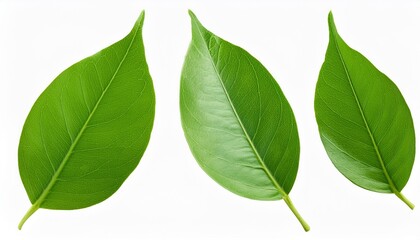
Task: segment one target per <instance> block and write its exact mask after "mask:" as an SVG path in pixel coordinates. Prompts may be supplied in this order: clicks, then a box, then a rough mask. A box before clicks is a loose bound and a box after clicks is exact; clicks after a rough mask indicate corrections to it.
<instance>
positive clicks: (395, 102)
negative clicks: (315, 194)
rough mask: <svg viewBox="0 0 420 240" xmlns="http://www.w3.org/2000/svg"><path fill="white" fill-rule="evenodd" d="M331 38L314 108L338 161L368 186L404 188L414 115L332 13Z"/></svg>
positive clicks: (389, 190) (389, 189)
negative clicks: (349, 41) (344, 36)
mask: <svg viewBox="0 0 420 240" xmlns="http://www.w3.org/2000/svg"><path fill="white" fill-rule="evenodd" d="M328 23H329V29H330V43H329V45H328V49H327V53H326V56H325V62H324V64H323V65H322V68H321V71H320V74H319V79H318V83H317V86H316V93H315V114H316V120H317V122H318V127H319V133H320V135H321V140H322V142H323V144H324V147H325V149H326V151H327V153H328V156H329V157H330V159H331V161H332V162H333V164H334V165H335V167H336V168H337V169H338V170H339V171H340V172H341V173H342V174H343V175H344V176H345V177H346V178H348V179H349V180H350V181H352V182H353V183H354V184H356V185H358V186H360V187H362V188H365V189H367V190H371V191H375V192H381V193H394V194H396V195H397V196H398V197H399V198H400V199H401V200H403V201H404V202H405V203H406V204H407V205H408V206H409V207H410V208H414V205H413V204H412V203H411V202H410V201H408V200H407V199H406V198H405V197H404V196H403V195H402V194H401V190H402V189H403V188H404V186H405V184H406V183H407V181H408V179H409V177H410V173H411V169H412V167H413V163H414V154H415V134H414V126H413V119H412V117H411V113H410V109H409V108H408V106H407V103H406V102H405V100H404V98H403V96H402V94H401V93H400V91H399V90H398V88H397V86H396V85H395V84H394V83H393V82H392V81H391V80H390V79H389V78H388V77H387V76H385V75H384V74H383V73H381V72H380V71H379V70H378V69H376V68H375V66H373V65H372V63H370V62H369V60H368V59H366V58H365V57H364V56H363V55H361V54H360V53H358V52H357V51H355V50H353V49H351V48H350V47H349V46H348V45H347V44H346V43H345V42H344V41H343V39H342V38H341V37H340V35H338V32H337V29H336V27H335V24H334V19H333V15H332V13H330V15H329V17H328Z"/></svg>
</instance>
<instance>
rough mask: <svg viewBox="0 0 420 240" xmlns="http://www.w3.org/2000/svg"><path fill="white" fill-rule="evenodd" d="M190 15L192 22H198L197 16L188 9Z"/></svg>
mask: <svg viewBox="0 0 420 240" xmlns="http://www.w3.org/2000/svg"><path fill="white" fill-rule="evenodd" d="M188 14H189V15H190V17H191V20H197V16H195V14H194V12H193V11H191V9H188Z"/></svg>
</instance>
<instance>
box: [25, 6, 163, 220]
mask: <svg viewBox="0 0 420 240" xmlns="http://www.w3.org/2000/svg"><path fill="white" fill-rule="evenodd" d="M143 20H144V13H142V14H141V16H140V17H139V19H138V20H137V22H136V24H135V26H134V28H133V29H132V31H131V32H130V33H129V34H128V35H127V36H126V37H125V38H123V39H122V40H120V41H118V42H117V43H115V44H113V45H111V46H109V47H108V48H105V49H103V50H101V51H100V52H98V53H96V54H95V55H93V56H91V57H88V58H86V59H84V60H82V61H80V62H78V63H76V64H74V65H73V66H71V67H69V68H68V69H66V70H65V71H64V72H62V73H61V74H60V75H59V76H58V77H57V78H56V79H55V80H54V81H53V82H52V83H51V84H50V85H49V86H48V87H47V89H46V90H45V91H44V92H43V93H42V94H41V96H40V97H39V98H38V99H37V101H36V102H35V104H34V105H33V107H32V109H31V111H30V113H29V115H28V117H27V119H26V122H25V125H24V127H23V131H22V135H21V139H20V144H19V170H20V175H21V178H22V182H23V184H24V186H25V189H26V192H27V194H28V196H29V199H30V201H31V203H32V204H33V206H32V207H31V209H30V210H29V211H28V213H27V214H26V215H25V217H24V219H22V222H21V223H20V225H19V228H21V227H22V225H23V223H24V222H25V221H26V219H27V218H28V217H29V216H30V215H31V214H33V213H34V212H35V211H36V210H37V209H38V208H47V209H64V210H67V209H79V208H85V207H89V206H91V205H94V204H97V203H99V202H101V201H103V200H105V199H106V198H108V197H110V196H111V195H112V194H113V193H114V192H115V191H117V189H118V188H119V187H120V186H121V184H122V183H123V182H124V180H125V179H126V178H127V177H128V176H129V175H130V173H131V172H132V171H133V170H134V169H135V167H136V166H137V164H138V163H139V161H140V158H141V157H142V155H143V153H144V151H145V149H146V146H147V144H148V142H149V138H150V134H151V130H152V126H153V119H154V107H155V96H154V90H153V84H152V79H151V77H150V74H149V70H148V66H147V63H146V59H145V54H144V47H143V40H142V26H143Z"/></svg>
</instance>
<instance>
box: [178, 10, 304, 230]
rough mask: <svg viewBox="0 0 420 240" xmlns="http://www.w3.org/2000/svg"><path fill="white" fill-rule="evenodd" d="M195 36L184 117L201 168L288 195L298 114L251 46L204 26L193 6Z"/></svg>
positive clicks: (228, 182)
mask: <svg viewBox="0 0 420 240" xmlns="http://www.w3.org/2000/svg"><path fill="white" fill-rule="evenodd" d="M190 15H191V21H192V41H191V44H190V47H189V50H188V53H187V56H186V59H185V63H184V68H183V71H182V77H181V92H180V108H181V119H182V125H183V129H184V133H185V136H186V139H187V141H188V144H189V147H190V149H191V151H192V153H193V155H194V157H195V158H196V160H197V162H198V163H199V165H200V166H201V168H202V169H203V170H204V171H205V172H206V173H207V174H208V175H209V176H210V177H212V178H213V179H214V180H215V181H216V182H218V183H219V184H220V185H222V186H223V187H225V188H226V189H228V190H230V191H232V192H234V193H236V194H238V195H241V196H244V197H247V198H251V199H257V200H279V199H284V200H285V202H286V203H287V204H288V205H289V207H291V209H292V210H293V211H294V213H295V214H296V215H297V217H298V218H299V220H300V221H301V222H302V224H303V226H304V228H305V229H306V230H309V226H307V224H306V223H305V222H304V221H303V220H302V219H301V217H300V216H299V214H298V213H297V211H296V209H294V207H293V205H292V203H291V201H290V198H289V196H288V193H289V192H290V190H291V189H292V186H293V183H294V181H295V178H296V174H297V170H298V164H299V137H298V132H297V127H296V121H295V118H294V115H293V112H292V109H291V108H290V105H289V103H288V102H287V100H286V98H285V96H284V95H283V93H282V91H281V90H280V88H279V86H278V84H277V82H276V81H275V80H274V78H273V77H272V76H271V75H270V73H269V72H268V71H267V70H266V69H265V68H264V66H263V65H262V64H261V63H260V62H259V61H258V60H256V59H255V58H254V57H253V56H251V55H250V54H249V53H248V52H246V51H245V50H243V49H241V48H240V47H237V46H235V45H233V44H231V43H229V42H227V41H224V40H223V39H221V38H219V37H218V36H216V35H214V34H213V33H211V32H210V31H208V30H207V29H205V28H204V27H203V26H202V25H201V23H200V22H199V21H198V20H197V18H196V17H195V15H194V14H193V13H192V12H190Z"/></svg>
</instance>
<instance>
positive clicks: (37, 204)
mask: <svg viewBox="0 0 420 240" xmlns="http://www.w3.org/2000/svg"><path fill="white" fill-rule="evenodd" d="M140 28H141V24H140V25H139V26H138V27H137V29H136V30H135V32H134V35H133V38H132V39H131V41H130V44H129V45H128V47H127V50H126V52H125V54H124V56H123V58H122V59H121V61H120V63H119V65H118V67H117V69H116V70H115V72H114V74H113V76H112V78H111V80H110V81H109V83H108V85H107V86H106V88H105V89H104V90H103V91H102V94H101V96H100V97H99V99H98V100H97V102H96V104H95V106H94V108H93V109H92V111H91V112H90V114H89V116H88V118H87V119H86V121H85V123H84V125H83V126H82V128H81V129H80V131H79V133H78V134H77V136H76V138H75V140H74V141H73V142H72V144H71V146H70V148H69V150H68V151H67V153H66V155H65V156H64V158H63V160H62V162H61V163H60V166H59V167H58V169H57V170H56V171H55V173H54V175H53V176H52V178H51V180H50V182H49V183H48V185H47V187H46V188H45V189H44V191H43V192H42V194H41V195H40V196H39V197H38V199H37V200H36V201H35V203H34V204H33V206H35V207H41V204H42V203H43V202H44V200H45V198H46V197H47V196H48V194H49V193H50V190H51V189H52V188H53V186H54V185H55V183H56V181H57V179H58V177H59V176H60V174H61V172H62V171H63V169H64V167H65V165H66V163H67V162H68V160H69V159H70V156H71V154H72V153H73V150H74V148H75V147H76V145H77V143H78V141H79V140H80V138H81V136H82V135H83V133H84V131H85V130H86V128H87V126H88V124H89V122H90V120H91V118H92V116H93V115H94V113H95V111H96V109H97V108H98V106H99V104H100V102H101V101H102V99H103V97H104V95H105V93H106V92H107V90H108V89H109V87H110V86H111V84H112V82H113V81H114V79H115V77H116V75H117V73H118V72H119V70H120V68H121V66H122V64H123V63H124V61H125V59H126V57H127V55H128V53H129V52H130V50H131V47H132V45H133V42H134V39H135V38H136V36H137V33H138V31H139V29H140Z"/></svg>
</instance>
